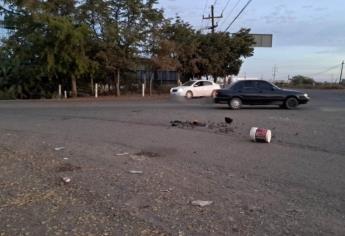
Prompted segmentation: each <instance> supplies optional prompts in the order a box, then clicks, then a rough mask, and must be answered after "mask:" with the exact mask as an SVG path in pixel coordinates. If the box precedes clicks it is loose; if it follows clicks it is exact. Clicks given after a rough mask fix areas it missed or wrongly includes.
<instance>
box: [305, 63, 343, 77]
mask: <svg viewBox="0 0 345 236" xmlns="http://www.w3.org/2000/svg"><path fill="white" fill-rule="evenodd" d="M339 66H340V64H337V65H336V66H332V67H329V68H328V69H326V70H324V71H320V72H317V73H314V74H310V76H315V75H321V74H324V73H326V72H328V71H331V70H334V69H336V68H339Z"/></svg>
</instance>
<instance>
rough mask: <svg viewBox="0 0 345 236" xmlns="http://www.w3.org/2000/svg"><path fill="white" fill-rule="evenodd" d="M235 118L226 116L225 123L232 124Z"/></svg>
mask: <svg viewBox="0 0 345 236" xmlns="http://www.w3.org/2000/svg"><path fill="white" fill-rule="evenodd" d="M233 121H234V120H233V119H232V118H230V117H225V123H227V124H231V123H232V122H233Z"/></svg>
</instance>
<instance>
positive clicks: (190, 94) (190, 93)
mask: <svg viewBox="0 0 345 236" xmlns="http://www.w3.org/2000/svg"><path fill="white" fill-rule="evenodd" d="M186 98H188V99H191V98H193V93H192V91H188V92H187V93H186Z"/></svg>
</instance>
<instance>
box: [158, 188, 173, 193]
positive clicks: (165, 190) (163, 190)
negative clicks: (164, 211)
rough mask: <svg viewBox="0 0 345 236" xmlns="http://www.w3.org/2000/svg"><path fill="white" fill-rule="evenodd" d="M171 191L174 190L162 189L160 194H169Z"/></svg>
mask: <svg viewBox="0 0 345 236" xmlns="http://www.w3.org/2000/svg"><path fill="white" fill-rule="evenodd" d="M173 190H174V189H173V188H168V189H162V190H160V192H162V193H169V192H171V191H173Z"/></svg>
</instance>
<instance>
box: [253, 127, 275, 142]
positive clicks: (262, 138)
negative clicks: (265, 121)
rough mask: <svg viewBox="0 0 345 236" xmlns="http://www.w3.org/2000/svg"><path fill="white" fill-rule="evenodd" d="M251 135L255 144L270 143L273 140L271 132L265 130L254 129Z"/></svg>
mask: <svg viewBox="0 0 345 236" xmlns="http://www.w3.org/2000/svg"><path fill="white" fill-rule="evenodd" d="M249 135H250V138H251V139H252V140H253V141H254V142H261V143H270V142H271V139H272V132H271V130H269V129H265V128H258V127H252V128H251V129H250V133H249Z"/></svg>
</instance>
